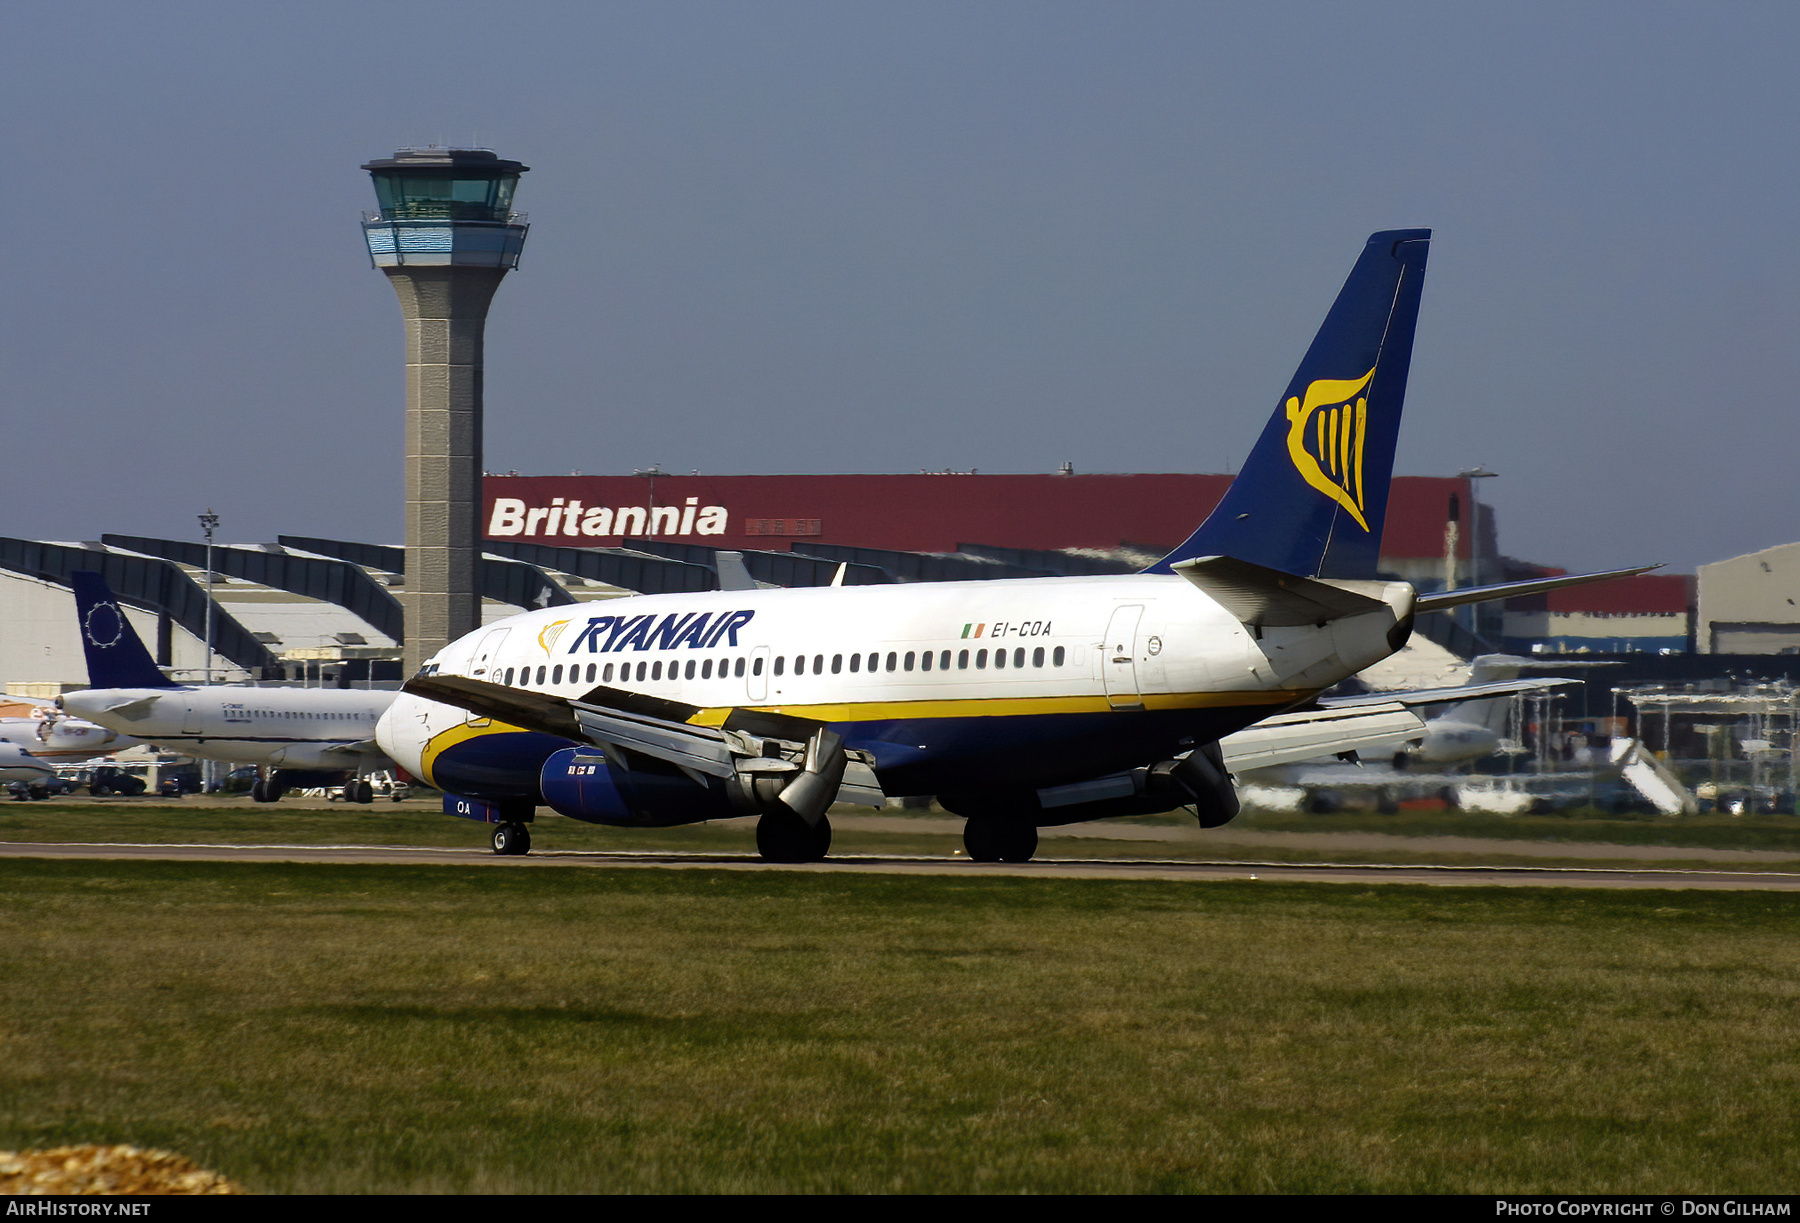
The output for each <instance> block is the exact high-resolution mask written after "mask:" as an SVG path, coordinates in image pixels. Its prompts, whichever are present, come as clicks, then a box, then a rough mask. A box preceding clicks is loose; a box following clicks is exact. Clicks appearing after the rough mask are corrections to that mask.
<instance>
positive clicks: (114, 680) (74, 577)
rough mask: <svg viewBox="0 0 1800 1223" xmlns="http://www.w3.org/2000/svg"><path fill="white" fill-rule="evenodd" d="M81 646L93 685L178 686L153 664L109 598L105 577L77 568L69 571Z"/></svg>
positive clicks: (110, 592) (115, 600)
mask: <svg viewBox="0 0 1800 1223" xmlns="http://www.w3.org/2000/svg"><path fill="white" fill-rule="evenodd" d="M69 585H70V586H71V587H72V588H73V589H74V591H75V614H76V618H77V619H78V620H79V621H80V624H81V648H82V651H83V652H84V653H85V654H86V655H87V669H88V683H89V684H90V685H92V686H93V687H95V688H179V687H180V686H181V685H179V684H177V683H175V682H174V681H173V680H171V679H170V678H169V677H168V676H166V675H164V674H163V673H162V672H161V671H159V670H157V668H156V660H155V659H153V658H151V657H150V651H149V650H146V649H145V648H144V642H143V640H142V639H141V638H140V637H139V636H138V635H137V630H136V629H134V628H132V627H131V621H130V620H127V619H126V618H125V613H124V611H123V610H121V609H120V607H119V602H118V600H117V599H115V598H113V592H112V589H111V587H109V586H107V584H106V579H105V578H103V577H101V576H100V575H99V574H97V573H93V572H90V571H88V570H85V569H78V570H75V571H74V572H72V573H70V574H69Z"/></svg>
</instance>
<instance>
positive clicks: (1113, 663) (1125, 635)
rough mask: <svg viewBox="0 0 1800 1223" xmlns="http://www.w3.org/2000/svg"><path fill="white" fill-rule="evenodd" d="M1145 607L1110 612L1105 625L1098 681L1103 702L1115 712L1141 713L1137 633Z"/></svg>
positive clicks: (1142, 699)
mask: <svg viewBox="0 0 1800 1223" xmlns="http://www.w3.org/2000/svg"><path fill="white" fill-rule="evenodd" d="M1143 614H1144V606H1143V604H1141V603H1131V604H1127V605H1126V606H1124V607H1115V608H1113V614H1112V619H1111V620H1110V621H1108V622H1107V625H1106V640H1105V641H1103V642H1101V643H1100V677H1101V680H1102V682H1103V683H1104V684H1105V685H1106V700H1107V703H1108V704H1110V705H1111V706H1112V707H1113V708H1114V709H1141V708H1143V705H1144V698H1143V696H1142V695H1141V694H1140V693H1139V692H1138V677H1137V661H1136V660H1137V630H1138V621H1139V620H1140V619H1141V618H1142V617H1143Z"/></svg>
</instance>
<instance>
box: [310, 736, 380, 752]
mask: <svg viewBox="0 0 1800 1223" xmlns="http://www.w3.org/2000/svg"><path fill="white" fill-rule="evenodd" d="M381 754H382V752H381V744H379V743H377V742H375V740H373V739H361V740H358V741H357V742H355V743H334V744H332V745H331V746H330V747H328V748H326V749H325V751H324V755H327V756H330V755H342V756H379V755H381Z"/></svg>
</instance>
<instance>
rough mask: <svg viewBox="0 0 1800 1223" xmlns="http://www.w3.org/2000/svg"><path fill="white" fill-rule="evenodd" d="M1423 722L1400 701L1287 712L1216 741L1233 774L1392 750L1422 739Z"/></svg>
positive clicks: (1227, 766) (1423, 732)
mask: <svg viewBox="0 0 1800 1223" xmlns="http://www.w3.org/2000/svg"><path fill="white" fill-rule="evenodd" d="M1424 734H1425V722H1424V720H1423V719H1421V718H1420V717H1419V715H1418V714H1416V713H1414V712H1413V711H1412V710H1410V709H1408V708H1406V706H1405V705H1404V704H1402V703H1401V702H1399V701H1389V702H1386V703H1385V704H1381V705H1363V706H1358V707H1356V708H1354V709H1348V710H1337V709H1320V710H1309V711H1307V712H1304V713H1286V714H1281V715H1279V716H1277V717H1273V718H1269V719H1267V720H1266V721H1262V722H1258V723H1257V724H1256V725H1255V726H1251V727H1247V728H1245V729H1244V730H1240V731H1238V732H1237V733H1236V734H1231V735H1227V736H1225V737H1224V738H1223V739H1221V740H1219V749H1220V750H1221V751H1222V752H1223V753H1224V756H1225V767H1226V768H1227V769H1229V770H1230V771H1232V772H1233V773H1237V772H1242V771H1245V770H1248V769H1266V768H1269V767H1271V766H1273V765H1277V764H1291V763H1293V762H1295V761H1298V760H1312V759H1314V758H1316V757H1319V756H1331V755H1336V754H1338V753H1341V752H1374V751H1392V750H1393V749H1395V748H1397V747H1399V746H1401V745H1402V744H1404V743H1408V742H1411V741H1413V740H1416V739H1420V738H1422V737H1423V736H1424Z"/></svg>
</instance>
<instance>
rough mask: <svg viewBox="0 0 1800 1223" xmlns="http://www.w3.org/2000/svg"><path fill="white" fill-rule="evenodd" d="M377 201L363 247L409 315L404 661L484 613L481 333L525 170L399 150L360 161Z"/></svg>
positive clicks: (521, 225) (514, 250)
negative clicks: (480, 584)
mask: <svg viewBox="0 0 1800 1223" xmlns="http://www.w3.org/2000/svg"><path fill="white" fill-rule="evenodd" d="M363 169H365V170H367V171H368V172H369V176H370V177H371V178H373V179H374V180H375V198H376V201H377V202H378V203H379V204H380V206H381V207H380V210H379V211H378V212H369V213H364V214H363V234H364V236H365V237H366V238H367V239H368V243H369V259H370V261H371V262H372V263H373V264H374V266H376V267H378V268H380V269H381V270H382V271H383V272H385V273H387V278H388V281H389V283H391V284H392V285H393V286H394V292H396V293H398V294H399V295H400V312H401V314H403V315H404V316H405V319H406V587H405V591H404V593H403V594H402V595H401V598H400V603H401V606H402V608H403V609H404V610H405V612H406V662H405V668H406V671H405V673H406V674H407V675H412V674H413V673H414V672H416V671H417V670H418V669H419V667H420V666H421V665H422V664H423V663H424V662H425V660H426V659H428V658H430V657H431V656H432V655H433V654H435V653H437V652H438V651H439V650H440V649H442V648H443V647H444V646H445V645H447V644H449V643H450V642H452V641H454V640H456V639H457V638H458V637H460V636H462V635H463V634H464V633H468V632H472V631H473V630H474V629H476V628H478V627H480V625H481V596H480V594H479V593H478V591H479V587H478V586H477V583H476V578H477V574H478V569H479V564H480V559H481V550H480V523H479V518H480V513H481V375H482V333H483V332H484V330H485V329H486V327H487V312H488V303H489V302H490V301H492V300H493V297H494V290H495V289H498V288H499V287H500V278H501V277H502V276H505V275H506V274H507V273H508V272H510V271H511V270H512V269H513V268H515V267H517V266H518V264H519V252H520V251H521V250H522V249H524V246H525V231H526V229H527V228H528V226H527V225H526V223H525V214H523V213H518V212H514V211H513V210H512V199H513V191H514V190H515V189H516V188H517V187H518V185H519V175H521V174H523V173H524V172H525V171H526V170H528V169H530V167H529V166H523V165H520V164H519V163H518V162H516V161H507V160H505V159H504V158H501V157H497V156H495V155H494V154H493V153H491V152H489V151H487V150H486V149H444V148H436V147H431V148H423V149H401V150H399V151H398V152H397V153H395V154H394V155H393V156H392V157H389V158H384V159H382V160H380V161H371V162H369V163H368V164H367V165H365V166H363Z"/></svg>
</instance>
